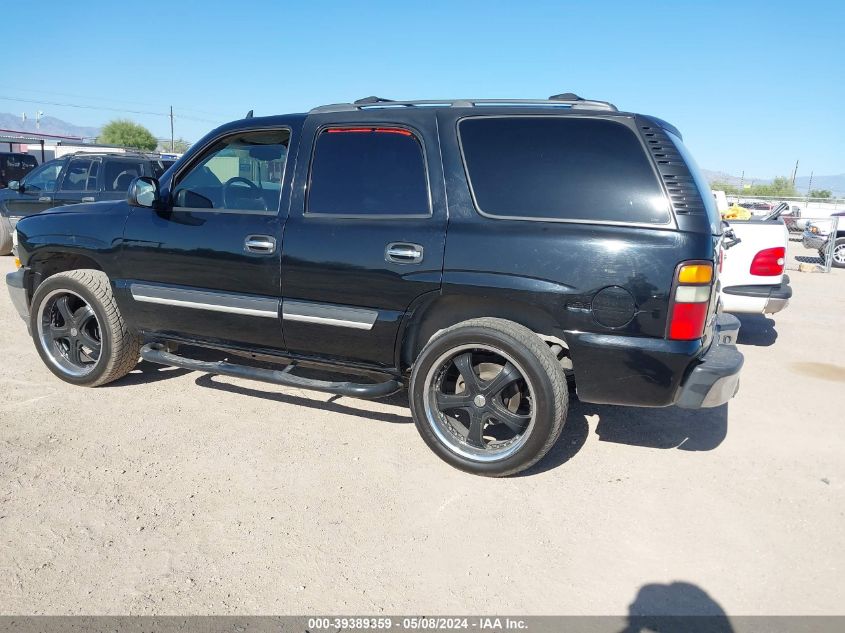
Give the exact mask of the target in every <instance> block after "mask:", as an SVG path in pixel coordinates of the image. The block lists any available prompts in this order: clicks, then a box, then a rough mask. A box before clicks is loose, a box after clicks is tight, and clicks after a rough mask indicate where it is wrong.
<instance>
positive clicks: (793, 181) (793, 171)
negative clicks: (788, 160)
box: [792, 160, 798, 187]
mask: <svg viewBox="0 0 845 633" xmlns="http://www.w3.org/2000/svg"><path fill="white" fill-rule="evenodd" d="M797 175H798V161H797V160H796V161H795V169H793V170H792V186H793V187H794V186H795V177H796V176H797Z"/></svg>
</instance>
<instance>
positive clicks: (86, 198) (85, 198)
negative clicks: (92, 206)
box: [80, 196, 97, 202]
mask: <svg viewBox="0 0 845 633" xmlns="http://www.w3.org/2000/svg"><path fill="white" fill-rule="evenodd" d="M96 200H97V199H96V198H95V197H94V196H85V197H84V198H82V200H81V201H80V202H96Z"/></svg>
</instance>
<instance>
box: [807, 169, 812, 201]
mask: <svg viewBox="0 0 845 633" xmlns="http://www.w3.org/2000/svg"><path fill="white" fill-rule="evenodd" d="M812 190H813V172H810V184H809V185H807V197H808V198H809V197H810V192H811V191H812Z"/></svg>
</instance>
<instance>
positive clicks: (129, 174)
mask: <svg viewBox="0 0 845 633" xmlns="http://www.w3.org/2000/svg"><path fill="white" fill-rule="evenodd" d="M143 175H144V166H143V162H141V161H139V160H121V159H118V160H114V159H106V161H105V164H104V165H103V191H127V190H128V189H129V185H130V184H132V180H133V179H135V178H137V177H138V176H143Z"/></svg>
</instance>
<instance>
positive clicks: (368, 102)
mask: <svg viewBox="0 0 845 633" xmlns="http://www.w3.org/2000/svg"><path fill="white" fill-rule="evenodd" d="M476 106H545V107H564V108H568V109H571V110H604V111H606V112H618V109H617V108H616V106H615V105H613V104H612V103H609V102H608V101H594V100H591V99H582V98H581V97H579V96H578V95H576V94H573V93H571V92H565V93H563V94H559V95H553V96H551V97H549V98H548V99H430V100H421V101H393V100H391V99H384V98H382V97H365V98H363V99H358V100H357V101H354V102H353V103H333V104H330V105H324V106H319V107H316V108H313V109H312V110H311V111H310V112H309V114H320V113H324V112H353V111H356V110H373V109H380V108H409V107H429V108H431V107H443V108H450V107H451V108H473V107H476Z"/></svg>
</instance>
